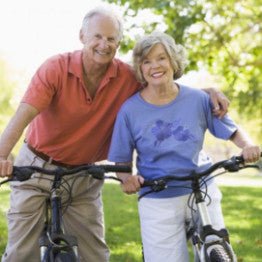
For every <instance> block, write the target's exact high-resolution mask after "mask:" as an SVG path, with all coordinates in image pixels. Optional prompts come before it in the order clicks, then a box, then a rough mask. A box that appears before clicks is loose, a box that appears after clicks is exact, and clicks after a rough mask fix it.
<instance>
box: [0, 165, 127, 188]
mask: <svg viewBox="0 0 262 262" xmlns="http://www.w3.org/2000/svg"><path fill="white" fill-rule="evenodd" d="M81 171H86V173H87V174H89V175H91V176H92V177H93V178H95V179H99V180H102V179H105V178H112V179H115V180H118V181H120V182H122V180H121V179H119V178H116V177H106V176H105V173H108V172H119V173H121V172H123V173H130V172H131V171H132V169H131V167H130V166H124V165H121V166H116V165H80V166H77V167H75V168H72V169H70V170H64V169H62V168H57V169H54V170H47V169H44V168H41V167H38V166H20V167H19V166H13V173H12V178H10V179H7V180H5V181H3V182H1V183H0V185H1V184H3V183H6V182H8V181H25V180H28V179H29V178H30V177H31V176H32V174H34V173H36V172H39V173H43V174H46V175H53V176H55V175H59V176H66V175H71V174H74V173H78V172H81Z"/></svg>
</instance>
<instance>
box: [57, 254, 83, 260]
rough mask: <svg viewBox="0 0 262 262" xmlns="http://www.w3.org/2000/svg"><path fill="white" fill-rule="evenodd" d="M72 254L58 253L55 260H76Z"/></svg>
mask: <svg viewBox="0 0 262 262" xmlns="http://www.w3.org/2000/svg"><path fill="white" fill-rule="evenodd" d="M77 261H78V260H77V259H76V257H75V255H74V254H70V253H60V254H58V255H57V256H56V258H55V262H77Z"/></svg>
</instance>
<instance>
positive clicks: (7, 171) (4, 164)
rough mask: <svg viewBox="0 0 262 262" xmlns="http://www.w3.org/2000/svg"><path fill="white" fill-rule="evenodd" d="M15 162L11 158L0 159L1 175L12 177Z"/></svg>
mask: <svg viewBox="0 0 262 262" xmlns="http://www.w3.org/2000/svg"><path fill="white" fill-rule="evenodd" d="M12 172H13V162H12V161H10V160H6V159H2V160H0V177H9V178H11V177H12Z"/></svg>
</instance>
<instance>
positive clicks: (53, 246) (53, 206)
mask: <svg viewBox="0 0 262 262" xmlns="http://www.w3.org/2000/svg"><path fill="white" fill-rule="evenodd" d="M81 171H83V172H81ZM36 172H39V173H43V174H46V175H50V176H53V177H54V178H52V179H50V180H51V181H52V187H51V192H50V197H49V198H47V199H46V214H45V225H44V228H43V231H42V234H41V236H40V238H39V247H40V256H41V262H78V261H79V259H78V257H79V256H78V245H77V239H76V237H75V236H72V235H68V234H66V233H65V231H64V229H63V219H62V216H63V213H64V212H65V211H66V206H65V207H64V210H63V205H62V200H61V195H60V192H61V188H65V184H66V183H67V181H65V180H64V179H63V177H64V176H67V175H72V174H75V173H78V174H76V175H75V176H72V179H77V178H78V177H81V176H86V175H87V174H88V175H91V176H92V177H93V178H95V179H99V180H102V179H113V180H117V181H119V182H120V183H121V182H122V180H121V179H119V178H117V177H114V176H106V175H105V173H107V172H127V173H130V172H131V168H130V167H129V166H115V165H81V166H78V167H75V168H73V169H70V170H65V169H62V168H57V169H55V170H47V169H44V168H40V167H37V166H21V167H18V166H14V167H13V174H12V178H11V179H6V180H4V181H2V182H1V183H0V186H1V185H2V184H4V183H7V182H9V181H25V180H28V179H30V177H31V176H32V175H33V174H34V173H36ZM35 177H37V176H35ZM69 193H70V192H69ZM68 201H70V199H68Z"/></svg>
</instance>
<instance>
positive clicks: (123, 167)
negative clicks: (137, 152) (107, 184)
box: [104, 165, 132, 173]
mask: <svg viewBox="0 0 262 262" xmlns="http://www.w3.org/2000/svg"><path fill="white" fill-rule="evenodd" d="M104 169H105V171H107V172H116V173H131V172H132V168H131V166H126V165H121V166H117V165H115V166H112V165H108V166H104Z"/></svg>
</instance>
